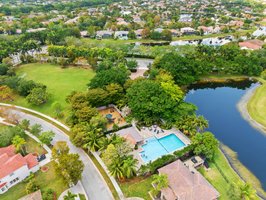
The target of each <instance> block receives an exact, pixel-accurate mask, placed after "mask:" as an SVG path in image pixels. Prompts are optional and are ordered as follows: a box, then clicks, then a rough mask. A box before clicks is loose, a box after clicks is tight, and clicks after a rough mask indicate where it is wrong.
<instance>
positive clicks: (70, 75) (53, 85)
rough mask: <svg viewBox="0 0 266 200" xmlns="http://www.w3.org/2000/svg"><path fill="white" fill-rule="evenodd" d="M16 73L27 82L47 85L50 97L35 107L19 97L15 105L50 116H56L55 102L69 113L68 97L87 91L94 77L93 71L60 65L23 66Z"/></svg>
mask: <svg viewBox="0 0 266 200" xmlns="http://www.w3.org/2000/svg"><path fill="white" fill-rule="evenodd" d="M16 72H17V74H18V75H19V76H22V77H24V78H26V79H27V80H33V81H35V82H37V83H42V84H44V85H46V86H47V92H48V93H49V94H50V97H49V100H48V102H47V103H45V104H43V105H41V106H33V105H31V104H29V103H28V102H27V101H26V99H25V98H23V97H17V98H16V99H15V101H14V102H13V103H14V104H16V105H20V106H23V107H27V108H31V109H34V110H37V111H39V112H42V113H44V114H47V115H50V116H54V111H53V108H52V104H53V103H55V102H58V103H60V104H61V106H62V108H63V110H64V112H67V111H66V109H65V108H67V107H68V105H67V103H66V101H65V99H66V97H67V95H69V94H70V93H71V92H72V91H85V90H86V89H87V84H88V82H89V81H90V80H91V79H92V77H93V76H94V72H93V70H91V69H84V68H79V67H67V68H62V67H60V66H58V65H52V64H39V63H33V64H26V65H22V66H20V67H19V68H18V69H17V71H16Z"/></svg>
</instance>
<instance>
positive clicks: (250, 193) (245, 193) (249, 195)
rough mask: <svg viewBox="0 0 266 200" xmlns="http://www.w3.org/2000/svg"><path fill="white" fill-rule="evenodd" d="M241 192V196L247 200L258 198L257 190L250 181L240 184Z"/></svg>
mask: <svg viewBox="0 0 266 200" xmlns="http://www.w3.org/2000/svg"><path fill="white" fill-rule="evenodd" d="M240 194H241V198H242V199H245V200H252V199H257V198H256V191H255V190H254V189H253V187H252V186H251V184H249V183H245V184H243V185H240Z"/></svg>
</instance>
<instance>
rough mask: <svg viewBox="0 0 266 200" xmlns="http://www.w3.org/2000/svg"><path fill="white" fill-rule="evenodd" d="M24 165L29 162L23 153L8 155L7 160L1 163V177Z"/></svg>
mask: <svg viewBox="0 0 266 200" xmlns="http://www.w3.org/2000/svg"><path fill="white" fill-rule="evenodd" d="M6 155H7V154H6ZM24 165H27V162H26V160H25V159H24V158H23V156H22V155H21V154H16V155H14V156H12V157H8V158H7V159H6V160H5V162H1V163H0V178H4V177H5V176H7V175H9V174H11V173H12V172H14V171H16V170H18V169H19V168H21V167H23V166H24Z"/></svg>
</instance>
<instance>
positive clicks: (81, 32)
mask: <svg viewBox="0 0 266 200" xmlns="http://www.w3.org/2000/svg"><path fill="white" fill-rule="evenodd" d="M80 36H81V37H89V35H88V31H80Z"/></svg>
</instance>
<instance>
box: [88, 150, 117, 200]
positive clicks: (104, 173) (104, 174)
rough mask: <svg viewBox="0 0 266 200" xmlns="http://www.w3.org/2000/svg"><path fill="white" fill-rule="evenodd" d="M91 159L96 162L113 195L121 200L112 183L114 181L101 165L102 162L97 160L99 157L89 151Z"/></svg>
mask: <svg viewBox="0 0 266 200" xmlns="http://www.w3.org/2000/svg"><path fill="white" fill-rule="evenodd" d="M88 155H89V157H90V159H91V160H92V162H93V163H94V165H95V166H96V167H97V168H98V170H99V171H100V173H101V174H102V176H103V178H104V180H105V182H106V183H107V185H108V187H109V189H110V190H111V192H112V194H113V197H114V198H115V199H116V200H119V199H120V198H119V195H118V193H117V191H116V189H115V187H114V185H113V183H112V181H111V180H110V178H109V176H108V174H106V172H105V170H104V169H103V168H102V166H101V165H100V163H99V162H98V161H97V159H96V158H95V157H94V156H93V155H92V154H91V153H88Z"/></svg>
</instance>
